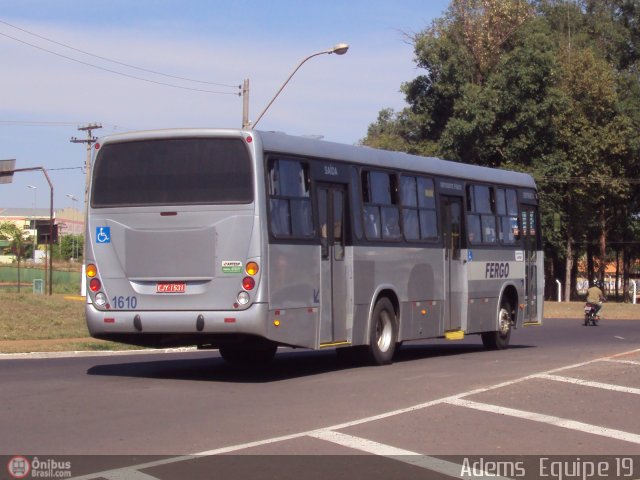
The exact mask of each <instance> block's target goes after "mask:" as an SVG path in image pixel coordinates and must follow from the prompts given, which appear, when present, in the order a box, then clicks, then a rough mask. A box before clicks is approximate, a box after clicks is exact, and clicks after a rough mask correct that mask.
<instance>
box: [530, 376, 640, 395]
mask: <svg viewBox="0 0 640 480" xmlns="http://www.w3.org/2000/svg"><path fill="white" fill-rule="evenodd" d="M536 378H542V379H544V380H553V381H554V382H565V383H573V384H575V385H581V386H583V387H594V388H601V389H603V390H612V391H614V392H624V393H633V394H635V395H640V388H633V387H623V386H621V385H612V384H610V383H601V382H592V381H590V380H582V379H581V378H572V377H561V376H560V375H548V374H545V373H541V374H540V375H536Z"/></svg>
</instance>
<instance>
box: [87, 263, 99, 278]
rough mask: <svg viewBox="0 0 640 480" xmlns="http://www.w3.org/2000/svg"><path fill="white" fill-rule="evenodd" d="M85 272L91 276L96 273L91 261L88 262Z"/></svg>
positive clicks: (96, 269) (96, 270)
mask: <svg viewBox="0 0 640 480" xmlns="http://www.w3.org/2000/svg"><path fill="white" fill-rule="evenodd" d="M85 272H86V274H87V277H89V278H93V277H95V276H96V275H97V274H98V268H97V267H96V266H95V265H93V264H92V263H90V264H89V265H87V268H86V269H85Z"/></svg>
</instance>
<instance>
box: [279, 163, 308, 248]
mask: <svg viewBox="0 0 640 480" xmlns="http://www.w3.org/2000/svg"><path fill="white" fill-rule="evenodd" d="M268 178H269V195H270V197H271V198H270V200H269V206H270V212H269V213H270V217H271V233H272V234H273V235H274V236H276V237H298V238H311V237H313V236H314V234H315V230H314V227H313V215H312V209H311V198H310V193H309V186H310V178H309V167H308V165H307V164H306V163H303V162H300V161H298V160H284V159H274V160H271V162H270V165H269V177H268Z"/></svg>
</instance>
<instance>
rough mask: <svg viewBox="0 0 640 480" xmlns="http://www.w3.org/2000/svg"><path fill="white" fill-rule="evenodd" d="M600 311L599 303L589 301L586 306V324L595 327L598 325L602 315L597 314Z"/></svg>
mask: <svg viewBox="0 0 640 480" xmlns="http://www.w3.org/2000/svg"><path fill="white" fill-rule="evenodd" d="M597 311H598V305H594V304H593V303H587V304H586V305H585V306H584V325H585V326H588V325H593V326H594V327H595V326H597V325H598V322H599V321H600V317H599V316H598V315H597V314H596V312H597Z"/></svg>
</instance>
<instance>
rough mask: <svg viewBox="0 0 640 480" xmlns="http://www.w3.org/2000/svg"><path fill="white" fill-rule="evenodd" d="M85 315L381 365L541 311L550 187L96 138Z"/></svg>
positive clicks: (166, 135)
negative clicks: (414, 347)
mask: <svg viewBox="0 0 640 480" xmlns="http://www.w3.org/2000/svg"><path fill="white" fill-rule="evenodd" d="M91 173H92V176H91V178H92V180H91V186H90V205H89V213H88V222H87V237H86V238H87V247H86V256H87V258H86V263H87V267H86V272H85V273H86V276H87V285H88V289H87V291H88V294H87V304H86V316H87V323H88V327H89V330H90V332H91V334H92V335H93V336H94V337H96V338H102V339H107V340H113V341H118V342H123V343H127V344H133V345H140V346H145V347H173V346H186V345H196V346H198V347H199V348H217V349H219V350H220V353H221V355H222V356H223V357H224V358H225V359H226V360H227V361H230V362H239V361H245V362H246V361H255V362H262V361H267V360H270V359H271V358H272V357H273V355H274V354H275V352H276V348H277V346H279V345H280V346H290V347H304V348H310V349H323V348H329V347H336V348H337V352H338V354H340V355H344V356H345V357H351V356H352V355H353V354H354V353H357V354H358V356H363V357H364V358H366V359H367V360H368V361H369V362H371V363H374V364H386V363H389V362H391V360H392V357H393V354H394V351H395V349H396V347H397V345H399V344H400V343H401V342H403V341H408V340H418V339H426V338H436V337H444V338H447V339H450V340H455V339H461V338H463V337H464V336H465V335H470V334H479V335H480V336H481V339H482V342H483V344H484V345H485V346H486V347H487V348H491V349H503V348H506V347H507V346H508V343H509V339H510V336H511V331H512V329H513V328H517V327H520V326H523V325H539V324H541V321H542V305H543V298H542V292H543V287H542V281H543V275H542V268H543V258H542V249H541V239H540V229H539V219H538V200H537V193H536V185H535V183H534V181H533V179H532V178H531V177H530V176H529V175H526V174H523V173H516V172H511V171H505V170H498V169H490V168H485V167H479V166H473V165H467V164H462V163H456V162H450V161H444V160H440V159H436V158H426V157H418V156H412V155H408V154H404V153H397V152H387V151H381V150H375V149H370V148H364V147H356V146H349V145H340V144H337V143H331V142H326V141H322V140H315V139H309V138H299V137H293V136H288V135H285V134H281V133H269V132H261V131H251V130H217V129H179V130H164V131H149V132H136V133H128V134H121V135H113V136H108V137H105V138H103V139H101V140H100V141H99V142H98V143H96V144H95V149H94V160H93V167H92V172H91Z"/></svg>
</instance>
